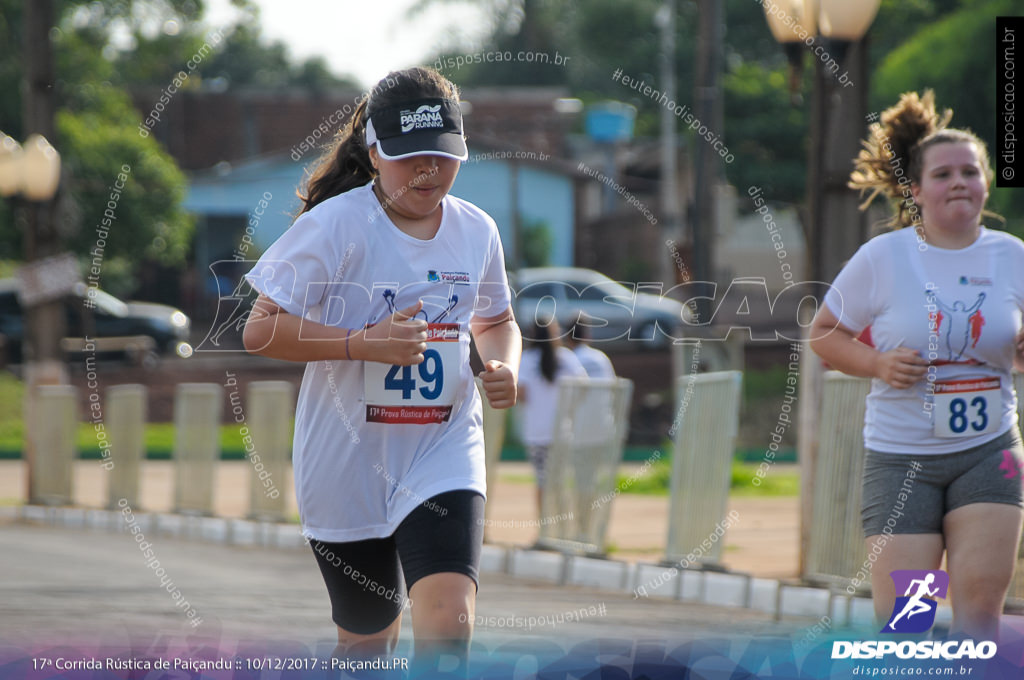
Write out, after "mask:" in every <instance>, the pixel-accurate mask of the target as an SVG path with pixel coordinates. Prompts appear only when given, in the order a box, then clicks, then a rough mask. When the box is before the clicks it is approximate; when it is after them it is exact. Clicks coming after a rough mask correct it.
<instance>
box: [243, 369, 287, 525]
mask: <svg viewBox="0 0 1024 680" xmlns="http://www.w3.org/2000/svg"><path fill="white" fill-rule="evenodd" d="M248 397H249V403H248V404H247V407H248V408H246V420H245V425H243V426H239V428H241V427H248V428H249V433H248V434H249V435H251V437H252V440H251V446H250V444H249V443H247V442H246V441H245V437H244V434H245V433H244V432H243V444H244V445H245V453H246V460H247V461H248V463H249V466H250V467H251V468H252V477H251V479H252V483H251V487H250V488H251V494H250V497H249V498H250V502H249V516H250V517H251V518H253V519H261V520H267V521H275V522H279V521H284V519H285V490H286V485H287V483H288V482H287V477H288V465H289V463H290V462H291V452H292V416H293V415H294V413H295V390H294V388H293V387H292V384H291V383H290V382H288V381H286V380H259V381H254V382H251V383H249V390H248Z"/></svg>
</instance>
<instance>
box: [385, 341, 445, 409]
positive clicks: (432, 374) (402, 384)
mask: <svg viewBox="0 0 1024 680" xmlns="http://www.w3.org/2000/svg"><path fill="white" fill-rule="evenodd" d="M418 368H419V377H420V380H421V381H422V382H424V383H426V385H425V386H423V387H420V388H419V393H420V394H421V395H422V396H423V398H424V399H437V398H438V397H439V396H441V390H442V389H444V366H442V364H441V355H440V354H439V353H438V351H437V350H435V349H428V350H425V351H424V352H423V362H422V363H420V364H419V366H418ZM399 372H401V376H399ZM384 389H386V390H401V392H402V399H411V398H412V393H413V392H414V391H415V390H416V379H415V378H413V375H412V366H392V367H391V370H389V371H388V373H387V375H385V376H384Z"/></svg>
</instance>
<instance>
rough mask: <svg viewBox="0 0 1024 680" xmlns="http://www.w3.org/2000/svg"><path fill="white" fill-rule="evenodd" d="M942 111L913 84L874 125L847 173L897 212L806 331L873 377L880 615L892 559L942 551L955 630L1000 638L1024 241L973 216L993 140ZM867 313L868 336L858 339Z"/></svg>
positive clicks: (868, 499)
mask: <svg viewBox="0 0 1024 680" xmlns="http://www.w3.org/2000/svg"><path fill="white" fill-rule="evenodd" d="M951 115H952V114H951V113H950V112H946V113H945V114H944V115H942V116H940V115H939V114H938V113H937V112H936V110H935V104H934V95H933V94H932V93H931V92H926V93H925V94H924V96H921V97H919V96H918V95H917V94H916V93H908V94H904V95H903V96H902V97H901V99H900V101H899V103H898V104H896V105H895V106H894V107H892V108H890V109H888V110H887V111H885V112H884V113H883V114H882V116H881V119H880V122H878V123H875V124H873V125H872V126H871V132H870V134H869V136H868V139H867V140H866V142H865V145H864V146H865V148H864V149H863V150H862V151H861V153H860V155H859V156H858V158H857V159H856V163H855V167H856V169H855V171H854V173H853V174H852V175H851V182H850V185H851V186H852V187H854V188H859V189H861V190H863V191H870V192H872V195H871V198H874V196H875V195H878V194H881V195H884V196H886V197H888V198H890V199H891V200H892V201H893V203H894V204H895V206H896V212H895V217H894V220H893V225H894V226H895V227H897V228H896V229H895V230H894V231H891V232H889V233H885V234H882V235H880V236H877V237H875V238H873V239H871V240H870V241H868V242H867V243H865V244H864V245H863V246H861V248H860V249H859V250H858V251H857V253H856V254H855V255H854V256H853V257H852V258H851V259H850V261H849V262H848V263H847V264H846V265H845V266H844V268H843V270H842V271H841V272H840V273H839V275H838V276H837V277H836V280H835V282H834V283H833V285H832V287H831V288H830V289H829V291H828V293H827V294H826V296H825V304H824V305H822V306H821V307H820V309H819V311H818V314H817V316H816V317H815V319H814V322H813V324H812V328H811V337H812V340H811V347H812V348H813V349H814V351H815V352H817V353H818V354H819V355H820V356H821V357H822V358H823V359H825V360H826V361H828V362H829V363H830V364H831V365H832V366H833V367H835V368H836V369H838V370H840V371H843V372H844V373H847V374H850V375H854V376H862V377H868V378H872V379H873V380H872V384H871V391H870V394H869V396H868V399H867V409H866V415H865V423H864V444H865V449H866V451H867V454H866V459H865V464H864V479H863V490H864V500H863V505H862V523H863V526H864V535H865V536H866V537H867V539H866V540H867V549H868V551H869V554H872V555H874V556H877V561H875V562H874V564H873V567H872V569H871V575H870V578H871V586H872V593H873V599H874V607H875V613H876V616H877V618H878V619H879V620H880V621H883V622H884V621H886V620H887V619H888V617H889V616H890V614H891V613H892V610H893V605H894V602H895V597H896V596H897V595H902V593H896V592H895V586H894V583H893V581H892V580H891V579H890V572H891V571H893V570H896V569H917V570H937V569H939V566H940V564H941V563H942V557H943V552H944V551H945V554H946V560H947V570H948V572H949V582H950V588H951V591H952V603H953V614H954V618H953V629H952V631H951V633H952V634H954V635H962V636H970V637H974V638H975V639H978V640H996V639H997V635H998V627H999V617H1000V615H1001V613H1002V607H1003V602H1004V599H1005V597H1006V592H1007V589H1008V587H1009V584H1010V581H1011V579H1012V576H1013V570H1014V566H1015V564H1016V560H1017V547H1018V543H1019V540H1020V535H1021V522H1022V513H1021V507H1022V494H1021V472H1022V468H1024V447H1022V446H1021V440H1020V436H1019V433H1018V428H1017V410H1016V404H1017V402H1016V398H1017V397H1016V395H1015V394H1014V390H1013V383H1012V379H1011V373H1010V372H1011V369H1012V368H1014V367H1016V368H1017V369H1018V370H1019V369H1021V368H1022V367H1024V354H1022V348H1024V334H1022V332H1021V327H1022V324H1021V309H1022V308H1024V243H1022V242H1021V241H1020V240H1019V239H1017V238H1016V237H1014V236H1011V235H1010V234H1007V233H1005V232H1002V231H995V230H991V229H988V228H986V227H985V226H983V225H982V224H981V218H982V214H983V212H984V207H985V202H986V200H987V198H988V189H989V183H990V182H991V179H992V171H991V169H990V166H989V160H988V153H987V151H986V148H985V144H984V143H983V142H982V141H981V140H980V139H979V138H978V137H977V136H975V135H974V134H972V133H970V132H967V131H962V130H956V129H951V128H947V127H946V125H947V123H948V121H949V118H950V117H951ZM868 203H870V198H869V200H868ZM865 206H866V204H865ZM862 207H864V206H862ZM868 325H870V326H871V334H872V340H873V342H874V344H875V347H876V348H877V349H875V348H872V347H869V346H868V345H865V344H863V343H860V342H858V341H857V340H856V339H855V338H856V336H857V334H858V333H860V332H861V331H862V330H863V329H864V328H865V327H866V326H868ZM828 453H829V452H828V451H822V452H821V455H823V456H827V455H828Z"/></svg>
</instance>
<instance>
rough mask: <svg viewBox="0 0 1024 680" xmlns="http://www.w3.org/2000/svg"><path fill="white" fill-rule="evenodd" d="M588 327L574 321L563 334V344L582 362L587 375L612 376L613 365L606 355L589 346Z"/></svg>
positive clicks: (592, 376) (613, 372)
mask: <svg viewBox="0 0 1024 680" xmlns="http://www.w3.org/2000/svg"><path fill="white" fill-rule="evenodd" d="M589 340H590V329H589V328H588V327H587V326H584V325H583V324H581V323H579V322H576V323H574V324H573V325H572V326H570V327H569V332H568V333H566V334H565V345H566V347H568V348H569V349H571V350H572V353H573V354H575V355H576V358H577V359H579V360H580V363H581V364H583V368H584V370H586V372H587V376H588V377H591V378H609V379H611V378H614V377H615V367H614V366H612V360H611V359H609V358H608V355H607V354H605V353H604V352H602V351H601V350H599V349H595V348H593V347H591V346H590V343H589V342H588V341H589Z"/></svg>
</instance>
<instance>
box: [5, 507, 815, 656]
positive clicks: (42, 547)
mask: <svg viewBox="0 0 1024 680" xmlns="http://www.w3.org/2000/svg"><path fill="white" fill-rule="evenodd" d="M146 542H147V543H150V544H152V546H151V548H150V549H151V550H152V557H155V558H156V559H158V560H159V562H160V568H162V569H163V570H164V572H163V573H162V574H160V575H158V573H157V572H156V571H155V570H154V567H153V566H152V559H151V558H149V559H148V558H147V557H146V555H145V554H144V553H143V552H142V551H141V550H140V548H139V544H138V543H137V542H136V541H135V540H133V536H132V535H131V534H128V533H105V532H98V531H89V530H70V529H59V528H52V527H48V526H39V525H30V524H22V523H17V524H15V523H7V524H3V525H0V641H2V642H3V643H5V644H12V645H17V646H21V647H23V648H29V647H37V646H39V645H40V644H53V643H58V642H60V643H69V644H70V643H74V644H83V645H91V644H123V643H126V642H129V641H136V640H141V641H145V640H157V639H160V638H161V637H164V638H174V637H177V638H183V637H188V638H192V639H196V638H202V639H205V640H208V641H209V642H211V643H214V644H224V643H233V642H234V641H239V640H263V641H281V640H289V641H294V642H296V643H299V644H301V645H304V646H305V647H306V648H307V649H310V650H314V651H315V650H317V649H318V648H326V649H327V651H328V652H329V651H330V648H332V647H333V645H334V639H335V629H334V626H333V623H332V622H331V620H330V608H329V602H328V598H327V593H326V590H325V588H324V585H323V582H322V580H321V577H320V573H319V571H318V569H317V567H316V563H315V561H314V560H313V558H312V555H311V554H309V553H307V552H306V551H305V550H284V549H272V548H269V549H268V548H246V547H237V546H224V545H211V544H208V543H200V542H194V541H187V540H181V539H174V538H169V537H165V536H157V537H152V538H149V537H147V538H146ZM144 547H146V546H145V545H144ZM147 562H149V563H150V564H149V565H147ZM161 577H163V583H162V582H161ZM171 583H173V585H169V584H171ZM169 589H170V590H169ZM175 589H176V590H177V592H178V593H180V595H181V598H183V599H184V601H187V603H188V605H187V606H183V605H182V604H181V602H182V599H181V598H178V599H176V598H175V595H176V593H174V592H172V591H173V590H175ZM189 610H192V611H194V614H192V618H190V617H189V615H188V613H191V612H189ZM187 612H188V613H187ZM570 612H577V613H578V619H579V620H578V621H577V620H575V619H574V618H573V616H574V615H572V614H569V613H570ZM584 612H585V613H584ZM560 614H561V615H563V616H562V617H561V618H559V616H558V615H560ZM548 616H550V617H551V620H550V622H549V621H548V620H547V619H546V617H548ZM477 617H478V625H477V626H476V632H475V639H477V640H478V641H479V642H481V643H483V644H485V645H486V644H501V643H503V642H505V641H508V640H510V639H514V638H523V639H529V638H538V637H539V638H546V639H552V638H555V639H559V640H569V639H575V640H585V639H598V638H614V639H622V640H679V639H684V638H690V637H703V636H709V637H715V636H724V635H728V636H757V635H764V634H773V635H775V634H781V635H786V634H789V633H793V634H794V635H796V634H799V633H801V631H803V630H805V629H806V627H807V626H809V625H813V623H814V621H813V620H808V621H803V620H799V619H787V620H785V621H784V622H781V623H778V622H775V621H773V620H772V617H771V616H769V615H765V614H760V613H756V612H751V611H747V610H738V609H735V608H726V607H714V606H707V605H699V604H684V603H678V602H667V601H660V600H654V599H649V600H645V599H639V600H637V599H633V597H632V595H630V594H628V593H623V594H618V593H613V592H608V591H603V590H597V589H590V588H581V587H573V586H564V587H559V586H553V585H550V584H541V583H535V582H528V581H523V580H518V579H514V578H512V577H509V576H504V575H497V574H490V573H485V574H483V575H482V576H481V588H480V592H479V596H478V600H477ZM531 617H532V618H533V619H534V620H535V622H534V623H533V624H532V625H531V624H530V619H531ZM410 618H411V617H409V616H406V617H404V621H403V632H402V638H403V640H404V641H405V642H406V643H407V642H408V641H409V639H410V638H411V627H410V623H409V621H410ZM517 619H518V620H517ZM562 619H565V620H564V622H563V621H562ZM195 621H199V623H198V624H197V625H196V624H195V623H194V622H195Z"/></svg>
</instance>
